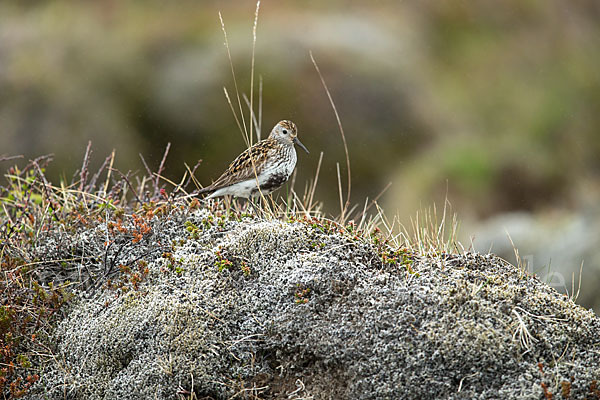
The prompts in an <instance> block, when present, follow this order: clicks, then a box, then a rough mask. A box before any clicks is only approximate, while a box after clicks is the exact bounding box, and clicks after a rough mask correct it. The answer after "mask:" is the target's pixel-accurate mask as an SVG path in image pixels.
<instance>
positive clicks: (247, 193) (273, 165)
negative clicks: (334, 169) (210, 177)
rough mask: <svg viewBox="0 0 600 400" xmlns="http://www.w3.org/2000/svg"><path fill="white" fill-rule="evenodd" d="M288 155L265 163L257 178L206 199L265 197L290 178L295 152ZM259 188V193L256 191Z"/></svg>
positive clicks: (217, 192)
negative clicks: (231, 196) (219, 197)
mask: <svg viewBox="0 0 600 400" xmlns="http://www.w3.org/2000/svg"><path fill="white" fill-rule="evenodd" d="M290 153H291V154H288V155H287V157H288V158H287V159H285V160H281V159H278V160H275V161H273V162H267V165H265V167H264V169H263V170H262V171H261V173H260V174H258V177H253V178H252V179H248V180H245V181H241V182H238V183H234V184H233V185H231V186H227V187H224V188H221V189H218V190H216V191H215V192H214V193H212V194H211V195H210V196H208V198H213V197H218V196H223V195H227V194H229V195H234V196H237V197H245V198H249V197H251V196H256V195H259V194H260V193H262V194H263V195H266V194H269V193H271V192H273V191H274V190H277V189H279V188H280V187H281V186H282V185H283V184H284V183H285V182H286V181H287V180H288V179H289V178H290V176H291V175H292V172H294V168H295V167H296V160H297V157H296V152H295V151H292V152H290ZM257 181H258V182H257ZM257 183H258V185H257ZM259 187H260V192H259V190H258V188H259Z"/></svg>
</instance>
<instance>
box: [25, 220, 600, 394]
mask: <svg viewBox="0 0 600 400" xmlns="http://www.w3.org/2000/svg"><path fill="white" fill-rule="evenodd" d="M157 221H158V220H157V219H156V217H155V225H154V226H153V236H152V238H151V241H152V242H153V243H161V245H162V246H165V245H167V244H168V247H169V251H162V252H147V253H148V254H149V256H147V257H146V258H145V261H144V268H146V273H145V274H144V276H143V279H140V280H139V281H136V283H135V285H134V287H126V288H124V287H120V288H117V289H115V285H112V286H110V285H105V286H104V287H103V288H101V289H98V290H94V291H89V292H87V293H81V295H80V296H79V298H78V299H77V301H75V302H74V303H73V305H72V307H71V309H70V311H69V312H68V313H67V315H66V316H65V318H64V319H63V320H62V321H61V322H60V324H59V326H58V327H57V328H56V330H55V332H54V342H55V344H56V348H55V349H54V350H55V351H56V353H55V355H54V361H53V362H50V363H48V364H47V365H46V366H45V368H44V371H43V374H42V378H41V380H40V382H39V383H38V385H37V386H36V387H35V388H34V391H32V393H31V394H30V396H31V398H37V397H39V396H40V395H41V394H42V393H45V395H46V396H47V398H64V396H65V394H66V396H67V398H69V399H113V398H119V399H140V398H158V399H177V398H190V393H191V392H194V393H195V395H196V398H214V399H228V398H231V397H236V396H237V397H238V398H282V399H284V398H285V399H288V398H290V399H293V398H315V399H386V398H390V399H391V398H404V399H408V398H414V399H423V398H455V399H462V398H465V399H466V398H469V399H470V398H481V399H488V398H524V399H525V398H542V397H543V396H544V391H547V393H550V392H551V393H554V394H555V396H556V397H558V395H559V393H563V394H564V393H568V395H569V396H570V398H583V397H584V396H586V395H588V397H589V396H593V395H594V394H595V395H598V394H599V393H598V392H594V390H598V389H595V388H597V387H598V386H600V384H596V383H594V382H595V381H596V380H600V369H599V367H598V366H599V365H600V320H599V319H598V318H597V317H596V316H595V315H594V314H593V313H592V312H591V311H586V310H584V309H582V308H581V307H579V306H577V305H575V304H574V303H573V302H572V301H570V300H569V299H568V298H566V297H564V296H562V295H560V294H558V293H557V292H556V291H555V290H553V289H551V288H550V287H548V286H547V285H545V284H544V283H541V282H540V281H539V280H538V279H537V278H535V277H532V276H529V275H527V274H525V273H524V272H523V271H521V270H519V269H518V268H516V267H514V266H512V265H510V264H508V263H506V262H505V261H503V260H501V259H499V258H496V257H495V256H493V255H479V254H472V253H467V254H464V255H437V256H432V257H424V256H415V255H409V254H408V253H406V258H403V261H402V262H391V263H389V262H384V261H385V259H386V258H385V257H383V255H382V248H381V246H377V245H376V244H375V243H373V242H372V241H369V240H367V239H362V238H358V239H357V238H356V237H354V236H353V235H350V234H347V232H346V233H338V232H334V231H333V230H331V229H324V228H323V227H322V226H319V225H318V224H317V225H315V224H307V223H303V222H293V223H286V222H281V221H277V220H261V219H257V218H245V219H243V220H235V219H232V220H228V219H223V218H222V219H220V220H219V222H218V223H216V222H215V220H214V219H213V217H211V216H210V215H209V214H208V213H207V211H205V210H200V211H195V212H193V213H190V214H187V213H179V214H177V213H175V214H173V215H171V216H170V217H169V218H168V219H167V220H165V219H162V220H160V223H159V222H157ZM165 221H166V222H165ZM102 234H103V233H102V230H101V229H100V230H99V233H98V235H102ZM73 241H74V242H76V239H75V238H73ZM80 241H81V238H80ZM80 245H81V243H80ZM99 248H100V247H98V249H99ZM140 253H141V254H144V252H143V251H140ZM96 256H97V258H100V257H101V255H100V254H97V255H96ZM403 257H404V255H403ZM382 260H383V261H382ZM124 289H128V290H124ZM561 391H562V392H561ZM565 391H566V392H565ZM36 396H37V397H36ZM253 396H256V397H253ZM311 396H312V397H311Z"/></svg>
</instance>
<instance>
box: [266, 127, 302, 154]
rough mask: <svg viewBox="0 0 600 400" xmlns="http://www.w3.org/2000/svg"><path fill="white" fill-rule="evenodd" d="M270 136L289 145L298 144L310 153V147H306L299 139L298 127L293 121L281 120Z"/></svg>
mask: <svg viewBox="0 0 600 400" xmlns="http://www.w3.org/2000/svg"><path fill="white" fill-rule="evenodd" d="M269 137H270V138H273V139H276V140H278V141H280V142H282V143H285V144H288V145H294V144H297V145H298V146H300V147H301V148H302V150H304V151H306V152H307V153H308V149H307V148H306V147H304V145H303V144H302V143H301V142H300V140H298V128H297V127H296V124H294V123H293V122H292V121H288V120H283V121H279V122H278V123H277V125H275V127H273V130H272V131H271V134H270V135H269Z"/></svg>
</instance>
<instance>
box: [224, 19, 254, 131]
mask: <svg viewBox="0 0 600 400" xmlns="http://www.w3.org/2000/svg"><path fill="white" fill-rule="evenodd" d="M219 20H220V21H221V29H222V30H223V37H224V38H225V48H226V49H227V57H228V58H229V66H230V67H231V75H232V76H233V85H234V86H235V93H236V95H237V100H238V106H239V108H240V114H241V115H240V117H241V119H242V125H243V126H244V130H243V131H242V135H245V136H246V141H247V142H249V140H248V130H247V128H246V119H245V118H244V109H243V108H242V101H241V100H240V91H239V89H238V84H237V79H236V77H235V70H234V68H233V60H232V58H231V51H230V49H229V40H228V39H227V29H225V22H224V21H223V16H222V15H221V11H219ZM226 95H227V93H226ZM236 118H237V117H236Z"/></svg>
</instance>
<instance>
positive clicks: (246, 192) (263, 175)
mask: <svg viewBox="0 0 600 400" xmlns="http://www.w3.org/2000/svg"><path fill="white" fill-rule="evenodd" d="M294 144H297V145H298V146H300V147H301V148H302V150H304V151H306V152H307V153H308V149H307V148H306V147H304V145H303V144H302V143H301V142H300V140H298V129H297V128H296V124H294V123H293V122H292V121H287V120H283V121H279V122H278V123H277V125H275V127H273V130H272V131H271V134H269V137H268V138H266V139H264V140H261V141H260V142H258V143H256V144H255V145H254V146H252V147H250V148H249V149H246V150H245V151H244V152H243V153H242V154H240V155H239V156H237V158H236V159H235V160H233V162H232V163H231V164H229V168H227V170H226V171H225V172H223V174H222V175H221V176H220V177H219V179H217V180H216V181H214V182H213V183H212V185H210V186H207V187H205V188H202V189H200V190H199V191H198V194H207V193H208V194H209V196H208V197H207V199H212V198H214V197H219V196H224V195H226V194H231V195H233V196H236V197H245V198H249V197H251V196H255V195H257V194H259V193H262V194H269V193H271V192H273V191H275V190H277V189H279V188H280V187H281V186H282V185H283V184H284V183H285V182H287V180H288V179H289V178H290V176H291V175H292V172H294V168H295V167H296V160H297V156H296V149H295V148H294ZM259 188H260V191H259Z"/></svg>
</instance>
